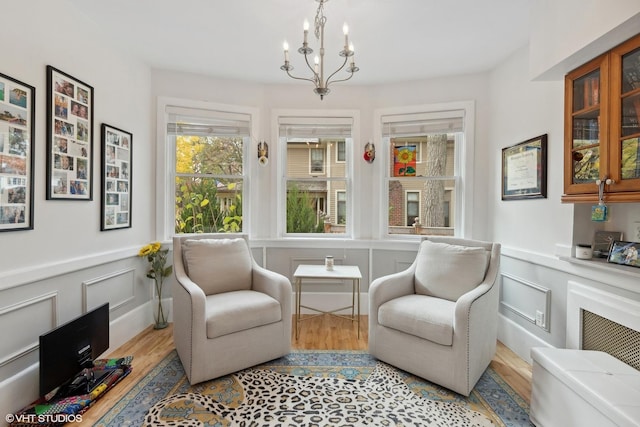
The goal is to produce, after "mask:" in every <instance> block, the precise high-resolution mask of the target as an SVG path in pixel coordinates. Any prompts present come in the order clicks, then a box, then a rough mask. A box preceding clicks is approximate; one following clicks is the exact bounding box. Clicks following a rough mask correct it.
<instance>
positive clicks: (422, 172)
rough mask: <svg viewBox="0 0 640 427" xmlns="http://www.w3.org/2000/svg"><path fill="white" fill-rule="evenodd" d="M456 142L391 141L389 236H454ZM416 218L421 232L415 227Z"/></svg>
mask: <svg viewBox="0 0 640 427" xmlns="http://www.w3.org/2000/svg"><path fill="white" fill-rule="evenodd" d="M455 138H456V136H455V135H454V134H426V135H422V136H411V137H402V138H391V139H390V145H389V150H390V152H389V154H390V155H389V158H390V164H389V169H388V170H389V230H388V232H389V234H415V233H416V232H418V231H419V232H420V233H421V234H438V235H440V234H444V235H453V234H454V230H453V228H452V227H451V226H450V225H451V224H454V223H455V222H454V216H455V203H454V201H455ZM429 178H431V179H429ZM416 218H418V224H419V225H420V227H421V228H420V229H416V227H414V223H415V222H416Z"/></svg>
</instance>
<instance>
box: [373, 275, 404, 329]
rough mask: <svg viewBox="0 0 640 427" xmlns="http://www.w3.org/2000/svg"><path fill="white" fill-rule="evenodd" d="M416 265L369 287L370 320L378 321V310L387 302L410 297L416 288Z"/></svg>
mask: <svg viewBox="0 0 640 427" xmlns="http://www.w3.org/2000/svg"><path fill="white" fill-rule="evenodd" d="M414 271H415V263H414V264H412V265H411V266H410V267H409V268H408V269H406V270H403V271H400V272H398V273H394V274H389V275H387V276H382V277H378V278H377V279H375V280H374V281H373V282H371V285H370V286H369V319H370V320H372V321H375V322H376V323H377V321H378V308H379V307H380V306H381V305H382V304H384V303H385V302H387V301H390V300H392V299H395V298H399V297H401V296H404V295H410V294H413V293H414V292H415V288H414V280H413V276H414Z"/></svg>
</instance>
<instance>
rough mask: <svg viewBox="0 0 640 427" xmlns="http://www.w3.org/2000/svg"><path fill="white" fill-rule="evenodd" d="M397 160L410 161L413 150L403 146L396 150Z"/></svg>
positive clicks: (401, 161)
mask: <svg viewBox="0 0 640 427" xmlns="http://www.w3.org/2000/svg"><path fill="white" fill-rule="evenodd" d="M397 157H398V162H400V163H405V164H406V163H410V162H411V161H412V160H413V151H411V150H409V149H408V148H403V149H401V150H398V156H397Z"/></svg>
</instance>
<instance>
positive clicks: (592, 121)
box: [571, 69, 600, 184]
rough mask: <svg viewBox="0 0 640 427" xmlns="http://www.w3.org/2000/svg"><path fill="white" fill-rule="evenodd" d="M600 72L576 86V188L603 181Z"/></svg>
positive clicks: (576, 83) (574, 158) (596, 71)
mask: <svg viewBox="0 0 640 427" xmlns="http://www.w3.org/2000/svg"><path fill="white" fill-rule="evenodd" d="M599 90H600V70H599V69H598V70H595V71H592V72H591V73H589V74H587V75H586V76H583V77H580V78H578V79H576V80H575V81H574V82H573V100H574V102H573V114H572V115H573V118H572V123H573V125H572V135H573V137H572V141H573V142H572V145H571V151H572V155H571V158H572V160H573V177H572V183H573V184H583V183H587V182H593V181H595V180H596V179H598V178H599V177H600V93H599Z"/></svg>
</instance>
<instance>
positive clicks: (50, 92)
mask: <svg viewBox="0 0 640 427" xmlns="http://www.w3.org/2000/svg"><path fill="white" fill-rule="evenodd" d="M57 199H61V200H93V87H92V86H89V85H88V84H86V83H84V82H82V81H80V80H78V79H76V78H75V77H72V76H70V75H69V74H67V73H65V72H63V71H60V70H58V69H56V68H54V67H53V66H51V65H47V200H57Z"/></svg>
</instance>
